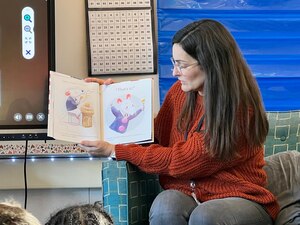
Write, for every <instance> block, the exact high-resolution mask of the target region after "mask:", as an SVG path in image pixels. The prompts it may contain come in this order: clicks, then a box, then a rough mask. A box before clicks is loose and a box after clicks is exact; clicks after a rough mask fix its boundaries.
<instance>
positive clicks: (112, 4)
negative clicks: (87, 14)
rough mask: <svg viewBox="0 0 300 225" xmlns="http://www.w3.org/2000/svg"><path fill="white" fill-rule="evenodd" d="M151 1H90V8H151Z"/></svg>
mask: <svg viewBox="0 0 300 225" xmlns="http://www.w3.org/2000/svg"><path fill="white" fill-rule="evenodd" d="M150 6H151V2H150V0H89V1H88V7H89V8H99V9H103V8H119V7H121V8H124V7H134V8H136V7H150Z"/></svg>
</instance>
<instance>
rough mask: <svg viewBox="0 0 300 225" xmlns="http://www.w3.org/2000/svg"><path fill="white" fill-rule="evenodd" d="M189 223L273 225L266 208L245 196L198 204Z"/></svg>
mask: <svg viewBox="0 0 300 225" xmlns="http://www.w3.org/2000/svg"><path fill="white" fill-rule="evenodd" d="M188 224H189V225H216V224H218V225H272V224H273V222H272V219H271V217H270V216H269V214H268V213H267V212H266V211H265V210H264V208H263V207H262V206H261V205H259V204H257V203H255V202H252V201H249V200H247V199H243V198H224V199H215V200H210V201H207V202H204V203H201V204H200V205H198V206H197V207H196V208H195V209H194V210H193V212H192V213H191V215H190V219H189V223H188Z"/></svg>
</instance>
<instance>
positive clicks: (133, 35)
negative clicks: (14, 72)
mask: <svg viewBox="0 0 300 225" xmlns="http://www.w3.org/2000/svg"><path fill="white" fill-rule="evenodd" d="M108 2H110V3H111V4H114V3H116V2H118V4H121V3H123V2H124V4H131V5H132V4H133V3H135V4H137V5H138V6H139V7H140V5H143V6H145V5H146V4H147V6H149V5H150V3H149V1H145V0H144V1H104V0H103V1H99V0H98V1H97V0H90V1H89V5H91V6H92V5H93V4H94V5H97V3H99V4H100V5H101V6H99V7H102V6H103V4H104V3H105V4H107V3H108ZM151 13H152V11H151V8H149V9H148V8H145V7H144V8H141V9H136V8H125V9H121V8H117V9H111V8H109V9H105V10H103V9H102V8H101V9H98V8H97V9H93V10H90V9H89V10H88V19H89V27H88V28H89V45H90V74H91V75H104V74H129V73H140V74H143V73H154V52H153V49H154V48H153V36H152V35H153V33H152V32H153V29H152V15H151Z"/></svg>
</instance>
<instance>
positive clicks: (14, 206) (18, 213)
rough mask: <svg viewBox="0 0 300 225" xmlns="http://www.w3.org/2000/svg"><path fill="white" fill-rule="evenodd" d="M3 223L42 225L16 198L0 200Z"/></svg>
mask: <svg viewBox="0 0 300 225" xmlns="http://www.w3.org/2000/svg"><path fill="white" fill-rule="evenodd" d="M0 224H1V225H41V223H40V222H39V220H38V219H37V218H36V217H35V216H33V215H32V214H31V213H29V212H28V211H27V210H25V209H23V208H22V207H21V205H20V204H19V203H18V202H16V201H14V200H5V201H4V202H0Z"/></svg>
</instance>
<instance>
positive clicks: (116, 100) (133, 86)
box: [48, 71, 153, 144]
mask: <svg viewBox="0 0 300 225" xmlns="http://www.w3.org/2000/svg"><path fill="white" fill-rule="evenodd" d="M49 84H50V85H49V110H48V136H49V137H53V138H55V139H57V140H64V141H70V142H75V143H79V142H80V141H81V140H91V141H94V140H105V141H108V142H111V143H113V144H118V143H146V142H151V141H152V140H153V113H152V109H153V108H152V94H153V92H152V90H153V88H152V87H153V86H152V85H153V80H152V79H151V78H147V79H140V80H136V81H124V82H119V83H114V84H110V85H99V84H98V83H95V82H85V81H84V80H80V79H77V78H74V77H71V76H68V75H65V74H61V73H57V72H53V71H51V72H50V82H49Z"/></svg>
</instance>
